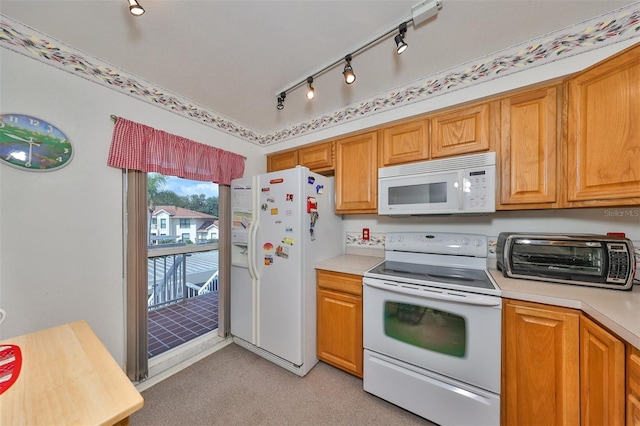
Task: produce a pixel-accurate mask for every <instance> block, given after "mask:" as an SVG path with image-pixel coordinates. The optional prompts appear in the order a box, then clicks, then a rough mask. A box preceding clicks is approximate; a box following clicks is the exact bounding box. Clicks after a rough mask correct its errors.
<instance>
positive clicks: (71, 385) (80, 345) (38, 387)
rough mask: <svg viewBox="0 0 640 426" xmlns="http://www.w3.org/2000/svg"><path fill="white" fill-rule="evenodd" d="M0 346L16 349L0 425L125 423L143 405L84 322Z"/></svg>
mask: <svg viewBox="0 0 640 426" xmlns="http://www.w3.org/2000/svg"><path fill="white" fill-rule="evenodd" d="M0 344H12V345H17V346H19V347H20V350H21V352H22V368H21V371H20V374H19V376H18V379H17V380H16V382H15V383H14V384H13V385H12V386H11V387H10V388H9V389H7V390H6V391H5V392H4V393H3V394H2V395H0V425H7V426H9V425H30V426H31V425H113V424H128V423H129V416H130V415H131V414H132V413H134V412H136V411H137V410H139V409H140V408H142V405H143V404H144V400H143V399H142V395H140V393H139V392H138V391H137V390H136V388H135V386H133V384H132V383H131V381H130V380H129V378H128V377H127V376H126V374H125V373H124V372H123V371H122V369H121V368H120V367H119V366H118V364H117V363H116V362H115V360H114V359H113V357H112V356H111V354H110V353H109V352H108V351H107V349H106V348H105V347H104V345H103V344H102V342H101V341H100V340H99V339H98V337H97V336H96V335H95V334H94V333H93V331H92V330H91V328H90V327H89V325H88V324H87V323H86V322H85V321H78V322H74V323H70V324H65V325H61V326H58V327H53V328H50V329H47V330H42V331H38V332H35V333H31V334H26V335H24V336H20V337H16V338H13V339H8V340H5V341H2V342H0Z"/></svg>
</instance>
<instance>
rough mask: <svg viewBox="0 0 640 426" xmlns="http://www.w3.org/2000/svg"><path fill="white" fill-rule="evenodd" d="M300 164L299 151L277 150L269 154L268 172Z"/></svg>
mask: <svg viewBox="0 0 640 426" xmlns="http://www.w3.org/2000/svg"><path fill="white" fill-rule="evenodd" d="M297 165H298V151H284V152H276V153H275V154H269V155H267V172H276V171H278V170H285V169H291V168H293V167H295V166H297Z"/></svg>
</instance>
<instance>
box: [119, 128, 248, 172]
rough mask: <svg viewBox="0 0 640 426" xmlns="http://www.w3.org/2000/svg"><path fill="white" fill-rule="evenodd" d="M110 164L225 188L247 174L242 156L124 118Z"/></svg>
mask: <svg viewBox="0 0 640 426" xmlns="http://www.w3.org/2000/svg"><path fill="white" fill-rule="evenodd" d="M107 164H109V165H110V166H113V167H118V168H121V169H132V170H139V171H142V172H158V173H162V174H163V175H167V176H177V177H181V178H185V179H191V180H199V181H206V182H214V183H219V184H223V185H229V184H231V179H235V178H239V177H242V175H243V173H244V157H242V156H241V155H238V154H234V153H232V152H229V151H224V150H222V149H218V148H215V147H213V146H209V145H205V144H202V143H199V142H195V141H192V140H190V139H187V138H183V137H181V136H176V135H172V134H170V133H167V132H164V131H162V130H157V129H154V128H152V127H149V126H145V125H144V124H139V123H135V122H133V121H129V120H127V119H124V118H118V119H117V121H116V124H115V127H114V130H113V137H112V138H111V148H110V149H109V159H108V161H107Z"/></svg>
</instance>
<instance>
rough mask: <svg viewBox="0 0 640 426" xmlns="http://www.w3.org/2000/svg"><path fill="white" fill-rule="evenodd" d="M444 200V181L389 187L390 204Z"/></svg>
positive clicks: (427, 202)
mask: <svg viewBox="0 0 640 426" xmlns="http://www.w3.org/2000/svg"><path fill="white" fill-rule="evenodd" d="M446 202H447V183H446V182H435V183H425V184H420V185H404V186H392V187H390V188H389V204H390V205H406V204H434V203H446Z"/></svg>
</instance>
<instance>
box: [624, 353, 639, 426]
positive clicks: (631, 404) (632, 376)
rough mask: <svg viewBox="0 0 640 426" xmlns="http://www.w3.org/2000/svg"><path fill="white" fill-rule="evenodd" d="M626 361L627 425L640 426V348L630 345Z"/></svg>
mask: <svg viewBox="0 0 640 426" xmlns="http://www.w3.org/2000/svg"><path fill="white" fill-rule="evenodd" d="M627 362H628V365H627V425H628V426H640V349H637V348H633V347H630V348H629V356H628V358H627Z"/></svg>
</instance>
